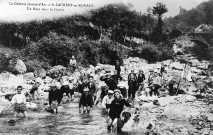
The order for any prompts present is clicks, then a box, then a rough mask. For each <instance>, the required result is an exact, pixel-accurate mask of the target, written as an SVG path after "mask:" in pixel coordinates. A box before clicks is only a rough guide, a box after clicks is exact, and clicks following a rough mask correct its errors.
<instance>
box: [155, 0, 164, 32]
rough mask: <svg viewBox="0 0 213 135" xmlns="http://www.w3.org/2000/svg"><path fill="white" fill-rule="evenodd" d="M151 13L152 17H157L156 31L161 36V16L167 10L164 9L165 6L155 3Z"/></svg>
mask: <svg viewBox="0 0 213 135" xmlns="http://www.w3.org/2000/svg"><path fill="white" fill-rule="evenodd" d="M152 12H153V14H154V15H156V16H157V17H158V30H159V32H160V34H162V26H163V21H162V15H163V14H164V13H166V12H168V9H167V8H166V5H165V4H163V3H160V2H158V3H156V6H155V7H153V9H152Z"/></svg>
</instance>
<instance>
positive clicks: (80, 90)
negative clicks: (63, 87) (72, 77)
mask: <svg viewBox="0 0 213 135" xmlns="http://www.w3.org/2000/svg"><path fill="white" fill-rule="evenodd" d="M86 85H87V84H86V83H81V84H78V86H77V89H78V92H79V93H81V94H82V93H83V90H84V88H85V87H86Z"/></svg>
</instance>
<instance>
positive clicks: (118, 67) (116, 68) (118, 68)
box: [115, 63, 121, 72]
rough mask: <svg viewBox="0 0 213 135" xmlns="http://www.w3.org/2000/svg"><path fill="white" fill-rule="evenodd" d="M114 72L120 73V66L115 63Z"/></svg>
mask: <svg viewBox="0 0 213 135" xmlns="http://www.w3.org/2000/svg"><path fill="white" fill-rule="evenodd" d="M115 70H117V71H118V72H120V71H121V65H120V64H117V63H115Z"/></svg>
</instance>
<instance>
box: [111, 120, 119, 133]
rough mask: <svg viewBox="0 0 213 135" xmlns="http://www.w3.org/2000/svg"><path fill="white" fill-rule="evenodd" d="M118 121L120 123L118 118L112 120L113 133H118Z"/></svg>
mask: <svg viewBox="0 0 213 135" xmlns="http://www.w3.org/2000/svg"><path fill="white" fill-rule="evenodd" d="M117 123H118V118H115V119H114V121H113V122H112V133H115V134H116V133H117Z"/></svg>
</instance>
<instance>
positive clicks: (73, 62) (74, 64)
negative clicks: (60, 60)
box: [70, 55, 77, 72]
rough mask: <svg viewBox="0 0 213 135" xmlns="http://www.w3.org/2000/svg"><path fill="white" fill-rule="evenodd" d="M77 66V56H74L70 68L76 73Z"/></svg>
mask: <svg viewBox="0 0 213 135" xmlns="http://www.w3.org/2000/svg"><path fill="white" fill-rule="evenodd" d="M76 65H77V61H76V59H75V56H74V55H72V58H71V59H70V66H71V70H72V71H73V72H74V71H75V69H76Z"/></svg>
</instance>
